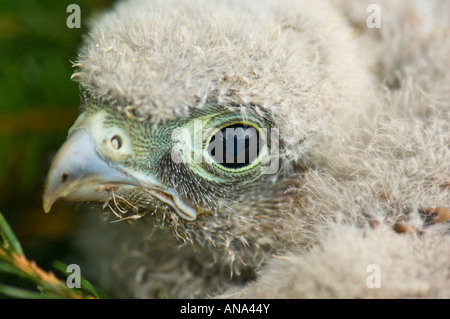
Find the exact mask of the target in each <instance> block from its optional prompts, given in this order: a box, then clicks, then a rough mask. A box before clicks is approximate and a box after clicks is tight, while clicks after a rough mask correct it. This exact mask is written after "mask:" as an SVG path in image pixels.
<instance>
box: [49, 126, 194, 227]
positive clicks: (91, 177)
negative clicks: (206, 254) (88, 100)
mask: <svg viewBox="0 0 450 319" xmlns="http://www.w3.org/2000/svg"><path fill="white" fill-rule="evenodd" d="M97 119H98V118H97ZM95 122H96V120H94V119H92V118H91V119H87V120H83V121H82V122H81V123H80V124H78V125H76V128H75V129H74V130H73V131H72V133H71V134H70V135H69V137H68V139H67V140H66V142H65V143H64V144H63V146H61V148H60V149H59V151H58V152H57V154H56V156H55V158H54V160H53V162H52V164H51V166H50V170H49V173H48V176H47V181H46V184H45V189H44V198H43V206H44V211H45V212H46V213H48V212H49V211H50V209H51V207H52V205H53V204H54V203H55V202H56V201H57V200H58V199H64V200H68V201H78V202H89V201H105V200H108V199H109V198H111V197H112V196H114V195H118V194H120V193H122V192H123V191H126V190H131V189H137V188H138V189H142V190H145V191H146V192H147V193H148V194H149V196H151V197H154V198H156V199H159V200H160V201H162V202H164V203H166V204H168V205H169V206H171V207H172V208H173V209H174V211H175V212H176V213H177V214H178V215H179V216H180V217H182V218H183V219H186V220H189V221H192V220H195V219H196V217H197V208H196V207H193V205H192V204H191V203H190V202H189V201H188V200H186V199H184V198H182V197H180V196H179V195H178V194H177V193H176V192H175V191H174V190H172V189H169V188H167V187H166V186H164V185H162V184H161V183H159V182H158V181H157V180H155V179H154V178H153V177H152V176H143V175H142V174H138V173H127V172H125V171H123V170H121V169H120V168H119V167H116V166H115V165H112V164H113V163H111V162H110V161H108V160H106V159H104V158H103V157H102V156H101V155H100V154H99V152H98V151H97V149H96V144H95V141H94V139H93V137H92V136H93V135H92V134H94V133H92V132H91V131H95V132H96V133H95V134H98V131H97V130H95Z"/></svg>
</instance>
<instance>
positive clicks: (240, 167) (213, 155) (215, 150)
mask: <svg viewBox="0 0 450 319" xmlns="http://www.w3.org/2000/svg"><path fill="white" fill-rule="evenodd" d="M263 131H264V130H262V129H260V128H258V127H257V126H256V125H255V124H253V123H250V122H235V123H229V124H227V125H224V126H222V127H220V128H218V129H216V130H214V131H213V133H212V134H211V135H210V137H209V138H208V140H207V143H206V145H207V146H206V149H205V150H206V154H207V156H208V157H209V158H210V159H211V160H210V162H211V163H212V164H213V165H214V166H216V167H220V168H221V169H222V170H226V171H230V172H242V171H247V170H249V169H251V168H252V167H254V166H256V165H257V164H258V163H259V162H260V161H259V159H260V158H261V156H262V154H263V153H265V151H266V141H265V132H263Z"/></svg>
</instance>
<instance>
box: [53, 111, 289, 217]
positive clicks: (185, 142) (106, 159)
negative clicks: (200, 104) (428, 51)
mask: <svg viewBox="0 0 450 319" xmlns="http://www.w3.org/2000/svg"><path fill="white" fill-rule="evenodd" d="M277 132H278V131H277V129H276V127H275V125H274V122H273V120H272V119H271V117H270V115H269V114H268V113H267V112H265V111H263V110H261V109H260V108H258V107H257V106H254V105H250V106H231V105H227V106H223V105H218V104H216V103H212V104H209V105H208V106H207V107H205V108H203V109H193V110H192V111H191V112H190V113H189V114H188V115H187V116H183V117H180V118H175V119H173V120H169V121H165V122H159V123H155V122H152V121H142V120H139V119H136V118H130V117H129V116H128V115H127V113H126V112H120V111H118V110H116V109H114V108H110V107H107V106H103V107H101V106H98V105H95V106H94V105H92V106H90V107H85V110H84V112H83V113H82V114H81V115H80V117H79V118H78V120H77V121H76V122H75V124H74V125H73V127H72V128H71V130H70V131H69V138H68V140H67V141H66V143H65V145H64V146H63V147H62V148H61V150H60V151H59V153H58V154H57V156H56V158H55V161H54V163H53V164H52V168H51V169H50V173H49V177H48V181H47V185H46V191H45V196H44V208H45V210H46V211H48V210H49V209H50V207H51V205H52V204H53V202H54V201H56V200H57V199H58V198H63V199H68V200H75V201H97V202H100V203H101V204H102V205H103V208H104V209H105V210H110V211H112V212H113V213H115V214H116V215H117V216H120V217H125V216H128V217H129V216H130V214H131V215H132V216H141V214H143V213H156V212H158V211H163V212H165V213H176V215H177V216H178V217H181V218H182V219H184V220H188V221H193V220H196V219H197V218H199V217H201V216H202V215H206V216H212V215H217V214H224V215H229V214H232V213H233V212H236V211H241V212H242V211H243V210H245V209H246V207H247V208H250V209H252V210H254V211H258V210H259V209H267V208H268V207H270V205H271V204H270V201H271V200H272V201H276V200H278V197H277V196H281V195H280V194H281V193H282V192H283V191H284V190H285V188H286V185H284V187H282V188H281V189H280V188H278V187H275V186H274V185H276V184H277V181H279V179H280V176H281V175H280V174H279V167H280V166H279V162H278V161H279V157H278V150H279V145H278V143H279V140H278V138H279V137H278V134H277ZM261 194H265V196H268V195H273V196H269V197H261ZM275 195H277V196H275ZM269 198H270V199H269ZM249 202H252V203H253V205H248V203H249Z"/></svg>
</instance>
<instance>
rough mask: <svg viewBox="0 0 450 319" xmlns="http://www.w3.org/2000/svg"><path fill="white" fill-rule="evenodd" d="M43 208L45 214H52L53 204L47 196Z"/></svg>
mask: <svg viewBox="0 0 450 319" xmlns="http://www.w3.org/2000/svg"><path fill="white" fill-rule="evenodd" d="M42 206H43V208H44V212H45V213H46V214H47V213H49V212H50V209H52V206H53V202H52V201H50V200H49V198H48V197H47V196H45V195H44V201H43V205H42Z"/></svg>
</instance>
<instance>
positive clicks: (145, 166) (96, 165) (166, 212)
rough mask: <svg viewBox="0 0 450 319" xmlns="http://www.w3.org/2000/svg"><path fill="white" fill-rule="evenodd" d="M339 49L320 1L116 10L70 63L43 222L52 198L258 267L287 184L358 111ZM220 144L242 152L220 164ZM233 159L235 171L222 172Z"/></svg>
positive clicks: (344, 36) (326, 149)
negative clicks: (77, 110) (77, 90)
mask: <svg viewBox="0 0 450 319" xmlns="http://www.w3.org/2000/svg"><path fill="white" fill-rule="evenodd" d="M317 12H320V14H317ZM351 39H352V37H351V29H350V28H348V26H347V25H346V23H345V22H344V21H343V20H342V18H341V17H340V16H339V15H336V13H335V12H334V11H333V10H332V8H331V6H330V5H329V4H328V2H319V1H318V2H317V3H316V2H306V1H305V2H303V1H289V0H286V3H285V5H280V1H278V0H277V1H267V2H265V1H256V0H255V1H251V2H247V1H245V2H243V1H225V2H223V1H202V0H199V1H195V2H191V1H177V0H174V1H128V2H124V3H123V4H119V5H118V6H117V7H116V8H115V9H114V10H113V11H111V12H109V13H106V14H105V15H103V16H102V17H100V19H99V20H98V21H97V23H96V25H95V27H94V28H93V29H92V32H91V33H90V36H89V37H87V38H86V43H85V44H84V46H83V48H82V50H81V52H80V55H79V59H78V60H77V62H76V64H75V66H76V67H77V70H76V72H75V73H74V74H73V78H74V79H76V80H77V81H78V82H79V83H80V87H81V89H82V96H83V98H82V103H81V104H82V107H81V111H82V113H81V115H80V118H79V119H78V120H77V121H76V123H75V124H74V126H73V127H72V129H71V130H70V132H69V137H68V140H67V141H66V143H65V144H64V145H63V146H62V148H61V149H60V151H59V152H58V154H57V155H56V157H55V160H54V162H53V164H52V167H51V169H50V172H49V175H48V180H47V185H46V190H45V195H44V209H45V210H46V211H48V210H49V209H50V207H51V205H52V204H53V203H54V201H56V200H57V199H58V198H64V199H67V200H75V201H88V202H96V203H99V204H100V206H101V207H102V208H103V210H104V211H109V212H111V213H113V214H115V215H117V216H118V217H119V218H122V219H123V218H137V217H140V216H143V215H147V216H148V215H154V216H155V218H156V219H159V220H163V221H164V220H169V221H170V222H169V223H168V224H171V225H172V226H175V227H174V229H175V232H176V233H177V234H179V233H180V232H183V233H184V234H183V235H184V236H183V238H187V239H193V238H194V237H195V238H197V239H199V240H200V241H201V242H202V243H205V242H208V241H209V242H210V243H211V245H210V247H215V248H217V247H225V249H226V254H227V256H233V258H234V255H233V250H240V254H239V255H238V256H239V258H240V259H241V260H245V254H244V253H243V251H244V250H246V251H247V252H248V254H247V256H248V259H247V260H245V262H243V264H245V263H248V264H252V263H253V264H255V263H258V262H259V261H255V259H257V258H258V257H256V256H257V255H258V254H257V253H255V250H260V248H261V247H263V246H264V245H265V246H266V247H268V249H266V252H267V253H268V254H271V252H272V251H273V248H274V247H275V246H276V245H277V244H278V241H277V240H276V236H277V229H278V230H279V229H280V227H279V224H280V222H279V221H280V220H281V217H282V216H285V215H286V212H289V210H290V209H291V208H292V203H295V202H298V195H297V193H296V192H286V191H287V190H288V189H289V188H290V187H292V186H293V185H298V184H299V183H300V179H299V178H298V175H296V174H301V173H302V171H303V170H302V169H303V168H304V167H306V166H308V167H323V166H324V165H326V162H327V158H329V157H332V156H333V155H334V154H335V153H336V151H337V149H338V147H337V146H338V145H339V143H337V142H336V141H341V140H342V138H340V132H341V131H342V132H344V133H345V132H347V131H348V130H349V129H350V128H352V127H353V123H354V119H355V117H356V115H357V113H358V112H357V110H358V106H359V105H363V104H364V103H363V102H361V101H362V100H363V99H364V98H363V97H361V94H360V92H363V88H365V87H367V84H368V79H369V77H368V76H367V74H366V72H365V71H364V70H365V67H363V66H365V62H363V61H361V59H360V58H359V57H358V55H357V54H356V53H354V52H356V51H355V50H353V49H352V48H353V47H354V46H355V45H356V44H355V43H354V42H352V40H351ZM330 48H332V49H330ZM360 66H361V67H360ZM228 131H230V132H231V133H230V134H231V138H228V137H229V136H230V135H229V134H228ZM278 132H279V134H278ZM233 133H235V135H233ZM278 135H279V136H278ZM228 141H232V142H233V141H235V142H236V143H237V145H241V148H242V149H243V150H244V151H242V152H239V147H235V146H232V147H226V151H225V152H224V154H225V155H223V154H220V152H218V151H217V147H218V146H224V145H225V146H226V145H227V142H228ZM251 141H256V147H255V149H254V151H251V150H252V148H251V147H250V146H248V150H247V144H248V145H251V144H252V143H250V142H251ZM278 150H279V154H278ZM242 153H245V155H248V156H249V157H248V160H244V161H243V162H241V163H230V162H228V161H227V154H228V155H231V158H232V159H234V158H240V155H241V154H242ZM220 160H222V163H220ZM224 160H225V163H224V162H223V161H224ZM236 164H237V165H236ZM277 223H278V224H277ZM230 258H231V257H230ZM233 258H231V259H232V260H233Z"/></svg>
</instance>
